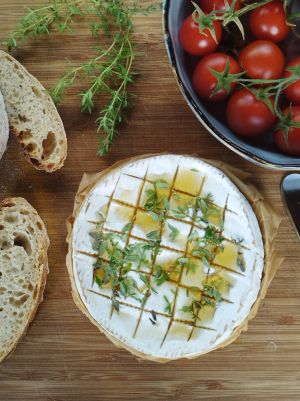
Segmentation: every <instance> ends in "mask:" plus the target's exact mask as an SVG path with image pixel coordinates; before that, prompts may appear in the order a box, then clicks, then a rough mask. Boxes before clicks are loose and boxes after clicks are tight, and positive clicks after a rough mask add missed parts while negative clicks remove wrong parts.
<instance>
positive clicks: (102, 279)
mask: <svg viewBox="0 0 300 401" xmlns="http://www.w3.org/2000/svg"><path fill="white" fill-rule="evenodd" d="M178 168H179V167H177V171H176V174H175V176H174V178H173V182H172V183H171V184H169V183H168V182H166V181H164V180H163V179H159V180H157V181H154V182H151V183H152V185H153V187H154V189H153V190H150V191H148V193H147V192H146V194H147V195H148V198H147V196H146V199H145V202H144V204H143V206H142V207H140V206H139V205H140V201H141V199H142V196H143V190H144V187H145V184H146V183H147V182H149V180H147V178H146V177H147V172H146V173H145V176H144V179H143V184H142V185H141V188H140V191H139V197H138V201H137V203H136V205H135V207H134V210H133V213H129V212H128V211H127V210H126V209H124V207H123V208H122V204H123V202H122V201H118V202H117V203H120V209H119V212H118V213H121V214H122V217H125V218H128V219H129V220H130V222H129V223H128V224H127V225H126V226H125V227H124V228H123V230H122V232H121V233H119V232H116V233H113V232H110V233H106V232H105V230H106V229H105V228H104V227H103V225H104V223H105V216H103V221H102V222H101V224H99V226H98V227H97V229H96V231H95V232H93V233H91V235H92V236H93V237H94V243H95V249H96V250H98V253H97V254H96V255H97V259H98V260H97V263H96V265H95V271H94V280H95V281H96V283H97V284H98V286H99V287H100V288H101V287H102V286H107V285H111V288H112V291H113V295H112V297H111V299H112V310H111V313H113V311H114V310H116V311H117V312H119V309H120V301H119V300H118V298H119V293H121V294H122V295H123V296H124V297H125V298H126V297H133V298H135V299H138V300H139V301H140V302H141V307H140V308H139V309H140V315H139V318H138V321H137V325H136V328H135V331H134V335H135V334H136V333H137V330H138V327H139V325H140V322H141V319H142V315H143V313H144V311H146V307H145V305H146V302H147V299H148V298H149V296H150V295H151V292H152V291H154V292H156V291H159V284H157V279H158V276H157V271H158V268H160V269H161V271H160V274H162V272H164V273H165V276H164V281H170V282H175V283H177V287H176V291H175V296H174V301H173V302H172V304H171V306H170V307H169V305H168V302H169V301H168V298H167V297H166V300H167V301H166V302H167V305H166V310H169V312H170V313H167V315H169V317H170V321H169V325H168V329H167V331H166V333H165V335H164V337H163V340H162V343H161V345H163V343H164V341H165V339H166V337H167V335H168V332H169V330H170V328H171V326H172V324H173V321H178V319H175V317H174V314H175V311H176V299H177V294H178V289H179V287H180V286H181V287H183V288H184V287H185V286H184V285H182V284H181V278H182V274H183V271H184V269H187V266H188V264H189V263H190V257H191V255H190V253H189V243H190V242H191V241H190V240H188V241H187V244H186V250H185V252H184V254H183V256H181V258H179V259H181V260H182V261H183V262H180V261H175V263H172V264H171V265H168V263H165V264H163V265H162V266H157V265H156V260H157V256H158V254H159V251H160V246H161V238H162V232H163V228H164V226H165V224H166V222H168V223H169V221H170V220H169V218H170V219H172V218H174V216H171V213H172V212H173V210H171V211H170V201H171V199H172V196H173V195H174V194H175V196H178V195H176V194H177V193H178V192H179V191H178V190H177V189H176V190H175V189H174V184H175V181H176V178H177V173H178ZM182 178H183V179H184V177H182ZM192 182H193V180H191V183H190V184H192ZM203 184H204V178H203V180H202V183H201V186H200V188H199V192H198V194H197V196H196V197H195V196H194V195H193V196H192V195H190V194H188V193H187V194H186V195H187V196H189V197H191V199H193V200H194V205H193V206H191V205H186V204H185V203H184V201H183V202H182V205H184V207H182V206H181V211H185V212H187V214H188V213H190V212H192V215H191V223H190V225H191V227H190V235H189V236H191V235H192V233H193V230H194V228H195V227H197V224H207V226H206V229H207V230H212V231H213V232H214V233H215V235H216V237H218V238H219V241H217V244H216V246H215V249H214V250H213V254H212V255H211V257H208V258H207V257H206V256H203V257H202V259H204V260H205V263H207V264H208V266H209V264H210V263H213V262H214V259H215V257H216V254H217V253H218V254H221V252H222V242H223V240H224V239H223V238H222V239H221V240H220V238H221V237H222V230H223V222H224V217H225V210H226V207H227V202H226V206H225V208H224V210H223V213H222V215H221V216H222V217H220V208H218V207H217V206H216V205H214V203H213V199H212V197H210V196H208V197H206V198H201V197H200V195H201V191H202V187H203ZM115 189H116V187H115ZM114 192H115V190H114V191H113V193H112V195H111V196H110V198H109V202H108V204H107V208H106V209H107V212H108V210H109V207H110V205H111V203H112V201H114V202H115V201H116V200H115V199H113V197H114ZM149 197H151V199H150V200H151V202H150V201H149ZM177 200H179V206H180V201H181V199H180V194H179V198H178V199H177ZM124 205H126V202H124ZM130 206H131V205H130ZM131 207H132V206H131ZM190 209H191V210H190ZM141 210H143V214H142V215H141V217H140V218H139V216H138V214H139V212H140V211H141ZM199 211H201V212H202V215H201V216H200V217H199V215H198V212H199ZM146 212H147V213H146ZM170 216H171V217H170ZM149 218H150V220H149ZM174 219H176V217H175V218H174ZM146 220H147V221H146ZM152 222H153V225H152ZM150 223H151V224H150ZM134 224H138V225H139V226H140V227H141V228H143V229H144V230H145V231H146V232H147V231H148V233H147V241H148V243H147V242H145V240H144V239H141V241H142V242H141V244H140V246H139V245H137V249H139V248H140V247H144V248H145V249H147V251H150V253H151V258H150V259H151V260H150V261H149V267H150V273H145V274H144V276H140V278H141V279H142V277H143V281H144V283H145V286H144V287H143V288H142V289H141V288H139V287H138V285H137V283H136V282H135V280H134V279H133V278H131V277H130V279H129V278H128V277H127V273H128V272H129V271H131V270H132V268H131V264H130V256H131V257H132V258H133V257H134V255H133V254H132V251H133V250H134V246H132V245H130V244H129V239H130V238H134V236H133V235H132V229H133V226H134ZM154 227H155V228H156V230H152V231H150V232H149V229H153V228H154ZM216 227H219V230H221V231H218V228H216ZM120 239H123V240H124V239H125V246H124V247H123V248H122V249H120V247H119V245H118V243H117V242H118V240H120ZM109 241H110V242H111V243H110V244H109ZM103 244H106V245H103ZM107 244H109V246H107ZM206 246H207V244H205V241H204V244H203V250H205V249H206V248H205V247H206ZM237 247H238V251H237V253H236V255H237V265H239V267H240V268H241V266H243V267H244V263H242V262H243V255H242V245H241V243H240V244H238V245H237ZM162 248H166V247H162ZM171 249H172V248H171ZM104 252H106V253H107V254H108V259H107V260H105V259H104V258H103V257H102V256H103V253H104ZM130 252H131V253H130ZM180 253H181V254H182V251H180ZM116 254H117V255H118V257H119V260H118V258H116ZM135 256H136V255H135ZM195 257H197V256H195ZM116 259H117V260H116ZM137 259H138V258H137ZM113 261H114V263H112V262H113ZM116 262H118V263H119V266H117V264H116ZM140 264H141V259H140V260H139V261H138V265H139V266H140ZM225 264H226V263H225ZM190 265H192V263H190ZM221 267H223V266H221ZM111 268H113V269H115V271H114V272H113V273H112V272H111V271H110V269H111ZM224 269H226V266H225V267H224ZM229 270H230V269H229ZM133 271H136V270H133ZM225 271H226V270H225ZM108 272H109V274H107V273H108ZM237 273H239V272H238V271H237ZM141 274H143V273H141ZM153 277H154V281H155V280H156V285H157V288H156V289H154V288H153V287H152V284H151V278H153ZM209 277H210V268H208V272H207V275H206V278H205V280H204V282H203V283H202V284H203V290H201V289H200V288H199V294H200V301H199V300H198V301H197V299H195V300H194V301H193V302H194V303H195V305H196V307H197V309H199V311H200V309H203V311H201V313H202V315H201V317H199V316H198V315H199V313H195V308H194V305H193V304H192V305H191V306H190V309H189V306H188V305H187V306H186V307H185V312H189V314H190V316H191V318H192V330H191V332H190V336H189V339H190V338H191V336H192V334H193V330H194V328H196V327H202V325H201V324H200V325H199V324H198V323H197V322H198V321H200V322H201V321H205V320H210V319H209V316H211V317H212V316H213V313H212V314H211V313H210V314H208V313H205V310H204V309H205V308H204V306H209V307H210V308H209V309H210V312H211V308H213V309H215V307H216V306H217V304H218V303H219V302H220V301H222V300H224V299H225V298H223V296H225V295H226V291H225V290H224V289H225V288H227V291H228V289H229V288H230V284H228V285H227V284H225V285H223V290H222V296H221V293H220V291H219V290H218V289H217V286H215V284H214V280H209ZM215 277H216V278H218V281H219V282H220V281H223V282H224V280H225V283H226V279H224V277H218V275H217V274H215ZM229 281H230V280H228V283H229ZM186 290H187V291H189V290H190V289H189V288H188V287H186ZM99 295H100V294H99ZM203 300H204V301H205V302H204V305H203V307H202V302H203ZM225 300H226V299H225ZM122 303H123V301H122ZM199 311H198V312H199ZM158 314H159V313H158ZM154 324H155V321H154Z"/></svg>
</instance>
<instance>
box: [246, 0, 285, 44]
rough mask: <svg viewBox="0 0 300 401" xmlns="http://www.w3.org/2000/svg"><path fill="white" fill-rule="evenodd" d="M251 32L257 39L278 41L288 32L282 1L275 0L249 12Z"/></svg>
mask: <svg viewBox="0 0 300 401" xmlns="http://www.w3.org/2000/svg"><path fill="white" fill-rule="evenodd" d="M249 25H250V29H251V32H252V33H253V35H254V36H255V37H256V38H258V39H267V40H271V41H272V42H280V41H281V40H283V39H284V38H285V37H286V36H287V35H288V33H289V31H290V27H289V26H288V25H287V21H286V15H285V11H284V8H283V4H282V1H280V0H275V1H272V2H271V3H267V4H265V5H264V6H261V7H259V8H256V9H255V10H253V11H252V12H251V14H250V19H249Z"/></svg>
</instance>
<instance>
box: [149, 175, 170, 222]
mask: <svg viewBox="0 0 300 401" xmlns="http://www.w3.org/2000/svg"><path fill="white" fill-rule="evenodd" d="M169 188H170V186H169V184H168V183H167V182H166V181H164V180H157V181H154V182H153V184H152V188H148V189H147V190H146V199H145V202H144V205H143V206H144V208H145V209H146V211H147V213H148V214H149V216H150V217H151V218H152V219H153V220H154V221H157V222H161V223H164V221H165V220H166V215H167V212H168V211H169V208H170V203H169Z"/></svg>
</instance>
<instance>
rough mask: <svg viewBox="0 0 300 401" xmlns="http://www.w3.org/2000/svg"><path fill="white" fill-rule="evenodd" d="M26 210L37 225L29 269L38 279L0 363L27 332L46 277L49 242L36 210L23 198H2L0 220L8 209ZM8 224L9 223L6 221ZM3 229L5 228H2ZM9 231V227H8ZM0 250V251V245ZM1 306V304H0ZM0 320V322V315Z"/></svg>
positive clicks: (39, 301) (1, 351)
mask: <svg viewBox="0 0 300 401" xmlns="http://www.w3.org/2000/svg"><path fill="white" fill-rule="evenodd" d="M21 209H22V210H26V211H27V213H28V216H30V219H31V220H32V221H33V222H34V223H35V224H36V225H38V227H39V229H38V231H39V237H38V238H36V241H38V243H37V246H36V248H37V249H36V250H37V252H36V253H34V256H33V257H34V261H35V262H36V264H35V265H34V264H33V262H32V263H31V269H36V268H37V269H38V281H37V282H36V287H35V290H34V295H33V297H34V303H33V305H32V308H31V310H30V311H29V312H28V314H27V316H26V322H25V324H24V325H23V327H20V328H16V327H12V330H15V331H17V332H18V335H17V336H16V338H15V339H14V342H13V343H11V344H10V346H9V347H7V348H6V349H4V350H3V349H0V363H1V362H2V361H3V360H4V359H5V358H7V357H8V356H10V355H11V354H12V352H13V351H14V350H15V348H16V346H17V344H18V343H19V342H20V341H21V339H22V338H23V337H24V335H25V334H26V332H27V329H28V327H29V325H30V323H31V321H32V320H33V318H34V316H35V314H36V312H37V309H38V306H39V304H40V303H41V302H42V300H43V292H44V289H45V285H46V277H47V274H48V272H49V269H48V258H47V251H48V247H49V244H50V241H49V237H48V234H47V230H46V227H45V225H44V223H43V221H42V219H41V218H40V217H39V215H38V213H37V211H36V210H35V209H34V208H33V207H32V206H31V205H30V204H29V203H28V202H27V201H26V200H25V199H23V198H7V199H5V200H3V201H2V202H1V203H0V222H1V224H2V226H3V225H4V223H3V215H4V214H6V215H7V212H10V210H13V211H15V210H17V211H19V210H21ZM7 224H9V223H7ZM4 230H5V228H4ZM8 231H9V229H8ZM0 252H1V247H0ZM0 307H1V304H0ZM0 322H1V315H0Z"/></svg>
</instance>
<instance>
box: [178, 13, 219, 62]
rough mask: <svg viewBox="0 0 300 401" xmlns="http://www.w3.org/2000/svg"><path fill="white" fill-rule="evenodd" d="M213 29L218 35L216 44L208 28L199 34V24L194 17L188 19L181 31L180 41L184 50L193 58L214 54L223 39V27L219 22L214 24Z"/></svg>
mask: <svg viewBox="0 0 300 401" xmlns="http://www.w3.org/2000/svg"><path fill="white" fill-rule="evenodd" d="M213 27H214V30H215V33H216V39H217V41H216V42H215V40H214V38H213V37H212V35H211V32H210V31H209V29H208V28H205V29H204V30H203V33H200V32H199V24H198V23H197V22H196V21H194V19H193V17H192V15H190V16H189V17H187V18H186V19H185V20H184V22H183V24H182V26H181V28H180V31H179V41H180V44H181V46H182V47H183V49H184V50H185V51H186V52H188V53H190V54H192V55H193V56H204V55H206V54H208V53H212V52H213V51H214V50H216V48H217V47H218V44H219V43H220V41H221V39H222V27H221V24H220V22H219V21H214V22H213Z"/></svg>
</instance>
